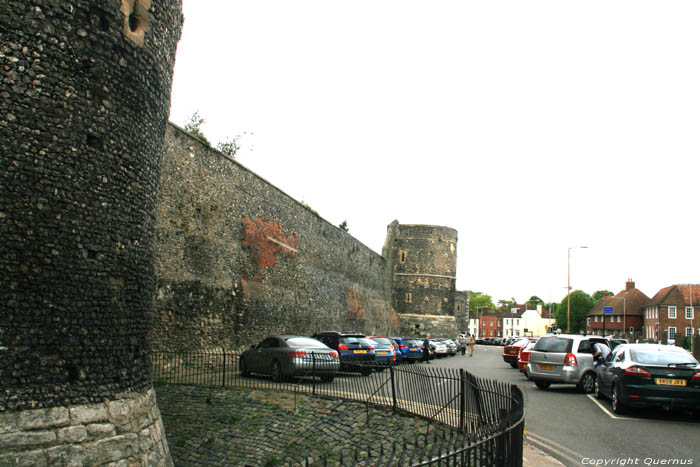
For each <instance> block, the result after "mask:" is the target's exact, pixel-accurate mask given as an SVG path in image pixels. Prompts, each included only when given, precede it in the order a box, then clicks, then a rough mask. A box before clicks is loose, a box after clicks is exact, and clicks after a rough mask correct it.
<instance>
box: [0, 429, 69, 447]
mask: <svg viewBox="0 0 700 467" xmlns="http://www.w3.org/2000/svg"><path fill="white" fill-rule="evenodd" d="M55 441H56V433H54V432H53V431H27V432H25V431H16V432H14V433H6V434H4V435H0V449H10V448H15V449H16V448H27V447H31V446H40V445H44V444H51V443H53V442H55Z"/></svg>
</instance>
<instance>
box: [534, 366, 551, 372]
mask: <svg viewBox="0 0 700 467" xmlns="http://www.w3.org/2000/svg"><path fill="white" fill-rule="evenodd" d="M537 368H539V369H540V370H549V371H552V370H553V369H554V365H537Z"/></svg>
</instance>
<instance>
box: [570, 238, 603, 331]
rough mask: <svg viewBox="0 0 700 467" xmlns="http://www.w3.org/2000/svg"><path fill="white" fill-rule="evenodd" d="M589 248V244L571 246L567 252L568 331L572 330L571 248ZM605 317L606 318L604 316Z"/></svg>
mask: <svg viewBox="0 0 700 467" xmlns="http://www.w3.org/2000/svg"><path fill="white" fill-rule="evenodd" d="M572 248H588V247H587V246H579V247H576V246H570V247H569V248H568V250H567V252H566V332H571V249H572ZM603 319H605V318H603Z"/></svg>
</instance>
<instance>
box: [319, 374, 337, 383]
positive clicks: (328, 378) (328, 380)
mask: <svg viewBox="0 0 700 467" xmlns="http://www.w3.org/2000/svg"><path fill="white" fill-rule="evenodd" d="M333 378H334V376H333V375H323V376H321V381H323V382H324V383H331V382H332V381H333Z"/></svg>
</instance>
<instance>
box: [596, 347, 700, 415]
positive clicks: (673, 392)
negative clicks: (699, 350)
mask: <svg viewBox="0 0 700 467" xmlns="http://www.w3.org/2000/svg"><path fill="white" fill-rule="evenodd" d="M596 373H597V378H596V382H595V394H596V396H597V397H598V398H602V397H609V398H610V399H611V400H612V409H613V411H614V412H615V413H624V412H625V409H626V408H628V407H647V406H658V407H666V408H669V409H670V408H676V407H678V408H688V409H693V410H694V411H697V410H700V363H698V361H697V360H696V359H695V358H694V357H693V356H692V355H691V354H690V353H688V352H687V351H685V350H683V349H681V348H679V347H675V346H669V345H660V344H621V345H618V346H617V347H616V348H615V349H614V350H613V351H612V352H610V354H609V355H608V357H607V358H606V359H605V362H604V363H603V364H602V365H600V366H599V367H598V368H597V370H596Z"/></svg>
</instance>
